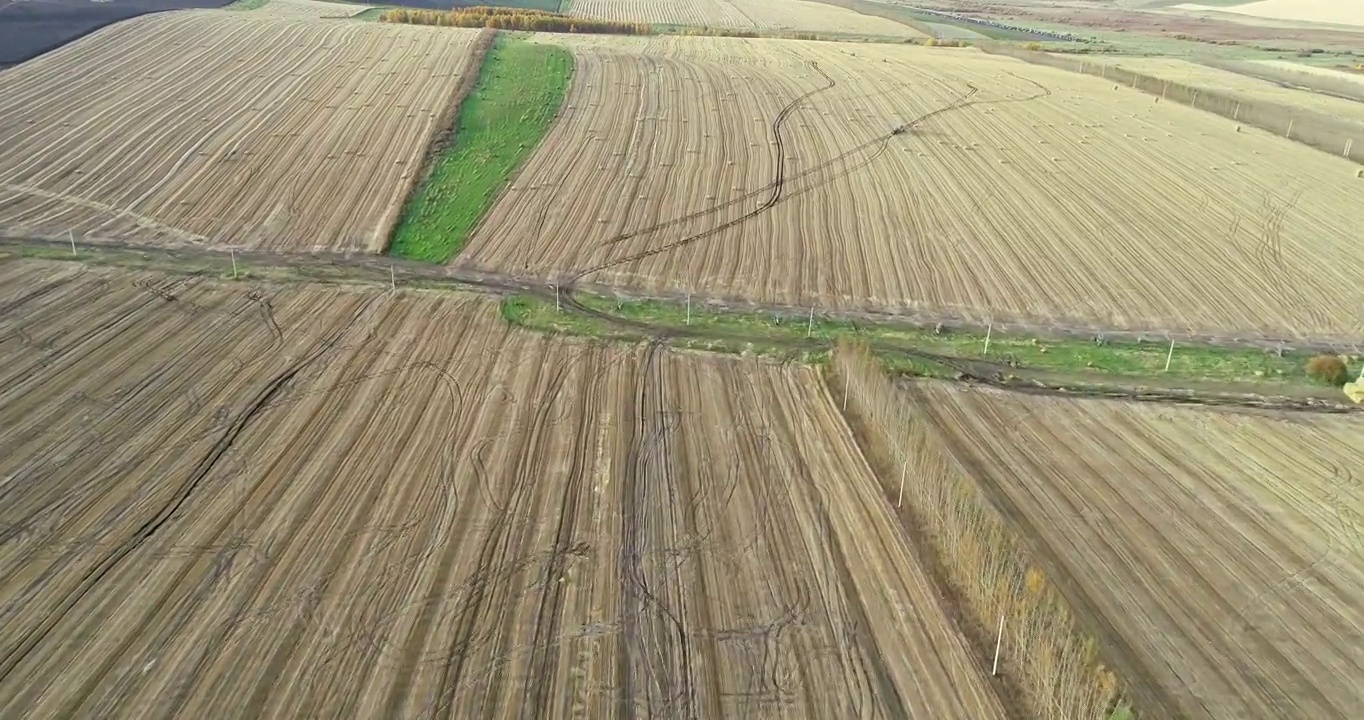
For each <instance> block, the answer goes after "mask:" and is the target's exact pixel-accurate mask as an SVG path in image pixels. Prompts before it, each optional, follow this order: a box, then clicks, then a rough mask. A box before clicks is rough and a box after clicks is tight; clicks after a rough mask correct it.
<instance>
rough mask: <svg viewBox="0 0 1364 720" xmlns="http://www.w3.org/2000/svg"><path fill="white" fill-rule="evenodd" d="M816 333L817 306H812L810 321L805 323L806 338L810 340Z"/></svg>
mask: <svg viewBox="0 0 1364 720" xmlns="http://www.w3.org/2000/svg"><path fill="white" fill-rule="evenodd" d="M814 331H815V306H813V305H811V306H810V319H809V320H808V321H807V322H806V323H805V338H806V339H807V340H808V339H809V338H810V335H811V334H813V333H814Z"/></svg>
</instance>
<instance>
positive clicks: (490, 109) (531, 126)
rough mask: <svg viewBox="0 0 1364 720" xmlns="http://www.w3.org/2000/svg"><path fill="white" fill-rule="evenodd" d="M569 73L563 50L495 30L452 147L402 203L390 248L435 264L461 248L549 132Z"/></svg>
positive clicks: (569, 63)
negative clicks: (497, 32)
mask: <svg viewBox="0 0 1364 720" xmlns="http://www.w3.org/2000/svg"><path fill="white" fill-rule="evenodd" d="M572 75H573V56H572V55H571V54H570V53H569V52H568V51H567V50H565V49H563V48H561V47H557V46H553V45H539V44H535V43H531V42H526V41H525V40H517V39H513V38H509V37H507V36H506V35H504V34H499V35H498V37H497V39H496V40H495V41H494V42H493V46H492V48H491V49H489V50H488V54H487V56H486V57H485V58H484V60H483V67H482V68H481V69H480V70H479V74H478V81H477V83H475V85H474V87H473V90H472V91H471V92H470V93H469V95H468V97H466V98H465V99H464V102H463V103H462V104H461V105H460V109H459V120H458V121H457V122H458V124H457V125H456V127H455V135H454V138H453V139H452V141H451V144H450V147H448V148H447V149H446V151H445V152H444V154H443V155H441V156H440V157H438V158H436V159H435V160H434V163H435V164H434V166H433V167H432V169H431V175H430V177H428V178H427V179H426V182H425V183H423V184H422V186H421V187H419V188H418V189H417V191H416V193H414V194H413V196H412V199H411V200H410V201H409V202H408V204H407V207H405V208H403V215H402V218H401V219H400V220H399V221H398V227H397V229H396V230H395V231H394V233H393V242H392V243H391V244H390V245H389V250H388V252H389V254H390V255H395V256H398V257H404V258H408V259H411V260H420V261H423V262H433V263H443V262H446V261H448V260H450V258H452V257H454V256H455V255H457V254H459V251H460V250H461V249H463V247H464V243H465V241H466V240H468V238H469V234H470V233H472V232H473V229H474V227H475V226H476V225H477V224H478V221H479V219H480V218H482V217H483V213H485V212H487V210H488V208H489V207H491V206H492V204H493V202H494V201H495V200H496V199H497V195H498V193H499V192H500V191H501V190H502V188H503V187H504V186H505V185H506V184H507V181H508V179H509V178H510V177H511V176H512V174H513V173H514V172H515V171H516V169H517V168H518V167H520V165H521V163H522V162H524V161H525V159H526V158H527V157H528V156H529V155H530V153H531V152H532V151H533V150H534V149H535V146H536V145H537V144H539V142H540V139H541V138H542V137H544V135H545V132H546V131H548V130H549V127H550V125H551V124H552V123H553V122H554V116H555V115H556V114H557V113H558V111H559V106H560V104H562V102H563V99H564V93H565V91H566V90H567V89H568V82H569V80H570V79H571V78H572Z"/></svg>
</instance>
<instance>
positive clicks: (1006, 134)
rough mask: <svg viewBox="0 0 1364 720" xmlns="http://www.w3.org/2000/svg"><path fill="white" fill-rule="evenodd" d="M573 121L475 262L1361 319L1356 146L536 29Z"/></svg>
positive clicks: (971, 77)
mask: <svg viewBox="0 0 1364 720" xmlns="http://www.w3.org/2000/svg"><path fill="white" fill-rule="evenodd" d="M542 41H545V42H556V43H564V44H567V45H570V46H571V47H573V48H574V51H575V53H576V56H577V70H576V74H575V76H574V80H573V85H572V87H571V88H570V90H569V97H568V98H567V100H566V103H565V106H564V110H563V113H562V117H561V119H560V120H559V122H558V124H557V125H556V126H555V127H554V128H553V129H552V130H551V131H550V133H549V134H548V135H547V136H546V138H545V141H544V142H543V143H542V144H541V146H540V147H539V148H537V150H536V152H535V153H534V154H533V155H532V156H531V158H530V160H528V161H527V163H526V165H525V166H524V167H523V169H522V170H521V172H520V176H519V177H518V178H517V179H516V180H515V181H514V182H513V183H512V184H511V185H510V186H509V187H508V189H507V190H506V191H505V193H504V195H503V196H502V198H501V200H500V201H499V202H498V203H497V204H496V205H495V206H494V207H493V209H492V210H491V211H490V212H489V214H488V215H487V216H486V217H485V218H484V220H483V222H482V225H481V226H480V229H479V230H477V231H476V232H475V233H474V236H473V237H472V239H471V241H470V242H469V244H468V246H467V247H466V249H465V251H464V253H463V254H462V255H461V256H459V257H458V258H457V259H456V260H455V264H456V265H459V266H464V267H469V268H491V269H499V270H504V271H509V272H516V273H534V274H539V275H542V276H544V277H545V278H546V279H547V280H548V281H551V282H559V283H566V282H570V281H573V280H575V279H582V280H584V281H590V282H598V283H606V284H614V285H625V286H631V287H635V288H643V289H645V290H648V291H655V292H658V293H668V294H674V295H680V294H683V293H686V292H695V293H700V294H708V295H712V296H715V295H718V296H727V297H734V298H747V299H752V300H757V301H764V302H780V303H784V304H790V305H797V304H805V305H812V306H820V307H832V308H867V307H875V308H878V309H886V310H888V311H894V312H906V313H910V312H913V313H920V314H924V313H927V314H930V315H937V316H940V317H943V318H944V319H947V320H949V321H953V320H958V319H959V320H962V321H966V322H974V323H979V324H980V325H982V326H983V325H985V324H986V323H987V322H995V323H1000V322H1018V323H1034V324H1039V325H1053V324H1064V325H1069V326H1084V327H1097V328H1105V329H1119V328H1122V329H1141V330H1154V331H1158V332H1170V333H1175V334H1178V333H1183V332H1189V331H1229V332H1238V333H1251V334H1257V333H1259V334H1266V335H1271V336H1277V337H1285V336H1286V337H1295V336H1299V335H1312V336H1318V337H1322V336H1331V337H1337V336H1339V337H1352V338H1358V337H1359V333H1360V331H1361V330H1364V325H1362V321H1361V318H1360V316H1359V314H1358V312H1357V308H1358V305H1359V302H1356V301H1357V300H1359V299H1361V298H1360V296H1359V293H1360V288H1361V287H1364V266H1361V265H1360V264H1359V263H1357V262H1355V258H1356V255H1357V253H1356V245H1357V243H1356V238H1357V232H1356V231H1357V228H1358V227H1361V226H1364V204H1361V203H1359V202H1358V197H1359V192H1360V190H1361V188H1364V185H1361V184H1360V183H1361V180H1360V179H1359V178H1356V177H1355V171H1356V166H1355V165H1353V164H1352V163H1350V162H1348V161H1346V160H1345V159H1343V158H1338V157H1333V156H1330V155H1327V154H1325V153H1322V152H1319V151H1315V150H1311V149H1308V148H1305V147H1302V146H1299V145H1297V144H1295V143H1293V142H1290V141H1288V140H1285V139H1283V138H1280V137H1273V136H1270V135H1268V134H1267V133H1263V132H1259V131H1251V130H1247V131H1245V132H1237V131H1236V127H1235V125H1234V124H1233V123H1232V122H1230V121H1228V120H1225V119H1223V118H1219V117H1216V116H1213V115H1210V114H1205V113H1202V112H1199V111H1195V110H1192V109H1190V108H1187V107H1183V106H1180V105H1178V104H1175V103H1160V102H1156V101H1154V99H1153V98H1152V97H1151V96H1149V95H1146V94H1143V93H1140V92H1136V91H1132V90H1130V89H1128V88H1124V87H1120V88H1115V87H1114V86H1113V85H1112V84H1108V83H1106V82H1105V81H1104V80H1102V79H1099V78H1096V77H1087V76H1083V75H1079V74H1076V73H1070V72H1065V71H1061V70H1055V69H1052V68H1047V67H1040V66H1035V65H1030V64H1025V63H1021V62H1018V61H1015V60H1013V59H1010V58H1001V57H994V56H989V55H984V54H982V53H979V52H976V51H974V50H949V49H934V48H921V47H911V46H896V45H865V46H864V45H858V46H849V45H839V44H834V43H800V42H794V41H781V40H743V39H735V38H633V39H631V38H577V37H565V36H554V37H542Z"/></svg>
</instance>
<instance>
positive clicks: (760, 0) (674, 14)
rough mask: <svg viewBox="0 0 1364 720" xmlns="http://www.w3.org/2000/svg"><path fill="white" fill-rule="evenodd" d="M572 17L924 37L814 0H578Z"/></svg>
mask: <svg viewBox="0 0 1364 720" xmlns="http://www.w3.org/2000/svg"><path fill="white" fill-rule="evenodd" d="M568 12H569V13H570V14H572V15H576V16H579V17H587V18H598V19H602V20H615V21H620V22H645V23H661V24H666V25H693V26H701V27H716V28H729V29H734V30H754V31H762V32H771V31H791V32H814V33H850V34H866V35H881V36H889V37H904V38H923V37H927V36H926V35H925V34H924V33H922V32H919V31H918V30H915V29H914V28H911V27H909V26H908V25H903V24H901V23H898V22H895V21H894V20H889V19H886V18H883V17H878V16H875V15H863V14H861V13H857V12H853V11H852V10H849V9H847V8H842V7H836V6H832V5H826V4H824V3H821V2H812V1H810V0H573V3H572V4H571V5H570V6H569V10H568Z"/></svg>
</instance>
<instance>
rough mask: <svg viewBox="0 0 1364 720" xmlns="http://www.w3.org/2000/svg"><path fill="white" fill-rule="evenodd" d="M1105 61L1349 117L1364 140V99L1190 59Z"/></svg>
mask: <svg viewBox="0 0 1364 720" xmlns="http://www.w3.org/2000/svg"><path fill="white" fill-rule="evenodd" d="M1103 62H1105V63H1107V64H1109V65H1113V66H1116V67H1121V68H1126V69H1128V70H1131V71H1133V72H1138V73H1142V74H1143V75H1149V76H1151V77H1157V78H1161V79H1163V80H1169V81H1171V82H1178V83H1183V84H1185V85H1188V86H1190V87H1201V88H1208V89H1210V90H1216V91H1219V92H1229V93H1233V94H1236V95H1239V96H1244V97H1246V98H1249V99H1251V100H1266V101H1269V102H1275V103H1280V104H1282V105H1288V106H1292V107H1295V108H1302V109H1304V110H1309V111H1312V112H1316V113H1322V114H1325V115H1329V116H1331V117H1333V118H1336V119H1339V120H1347V121H1349V122H1351V123H1353V124H1354V125H1356V126H1358V128H1359V137H1360V141H1359V142H1361V143H1364V103H1362V102H1356V101H1354V100H1347V99H1344V98H1338V97H1332V96H1330V95H1324V94H1321V93H1316V92H1312V91H1310V90H1299V89H1296V88H1291V87H1284V86H1282V85H1280V84H1278V83H1274V82H1270V81H1268V80H1261V79H1258V78H1253V77H1247V76H1246V75H1241V74H1238V73H1236V72H1232V71H1230V70H1221V69H1218V68H1215V67H1209V66H1207V65H1202V64H1199V63H1196V62H1189V61H1187V60H1176V59H1173V58H1126V57H1125V58H1113V59H1107V60H1104V61H1103ZM1299 67H1306V66H1299ZM1342 74H1343V73H1342ZM1346 77H1348V76H1346ZM1360 90H1361V91H1364V87H1361V88H1360Z"/></svg>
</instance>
